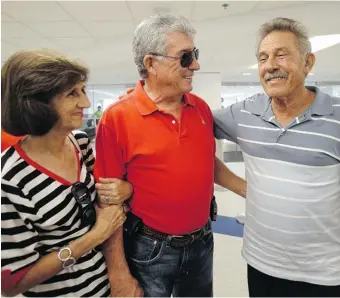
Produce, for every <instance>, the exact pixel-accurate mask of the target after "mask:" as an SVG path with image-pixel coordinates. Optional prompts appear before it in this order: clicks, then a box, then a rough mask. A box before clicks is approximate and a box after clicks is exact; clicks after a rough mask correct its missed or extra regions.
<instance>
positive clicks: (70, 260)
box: [58, 246, 76, 269]
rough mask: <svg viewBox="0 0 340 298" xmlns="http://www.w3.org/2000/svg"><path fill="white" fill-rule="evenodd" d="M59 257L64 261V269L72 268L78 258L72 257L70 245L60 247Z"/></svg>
mask: <svg viewBox="0 0 340 298" xmlns="http://www.w3.org/2000/svg"><path fill="white" fill-rule="evenodd" d="M65 255H66V256H65ZM58 259H59V261H61V262H62V263H63V268H64V269H67V268H70V267H72V266H73V265H74V264H75V263H76V259H75V258H74V257H72V250H71V248H70V247H69V246H64V247H62V248H60V249H59V252H58Z"/></svg>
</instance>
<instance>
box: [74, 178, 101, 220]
mask: <svg viewBox="0 0 340 298" xmlns="http://www.w3.org/2000/svg"><path fill="white" fill-rule="evenodd" d="M71 193H72V194H73V196H74V198H75V199H76V201H77V202H78V203H79V205H80V208H81V221H82V223H83V224H84V225H90V224H94V223H95V222H96V209H94V207H93V203H92V200H91V193H90V191H89V189H88V188H87V186H86V184H84V183H82V182H76V183H74V184H73V185H72V188H71Z"/></svg>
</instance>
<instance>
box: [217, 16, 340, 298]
mask: <svg viewBox="0 0 340 298" xmlns="http://www.w3.org/2000/svg"><path fill="white" fill-rule="evenodd" d="M256 56H257V59H258V68H259V76H260V80H261V83H262V86H263V88H264V90H265V92H266V94H256V95H254V96H252V97H251V98H248V99H246V100H245V101H243V102H238V103H235V104H233V105H232V106H230V107H228V108H226V109H221V110H219V111H216V112H215V114H214V117H215V125H216V129H215V135H216V137H217V138H218V139H228V140H231V141H233V142H235V143H237V144H239V145H240V147H241V149H242V151H243V156H244V161H245V166H246V177H247V183H248V188H247V200H246V202H247V203H246V222H245V231H244V244H243V250H242V254H243V256H244V258H245V260H246V262H247V263H248V286H249V294H250V296H252V297H255V296H262V297H266V296H267V297H268V296H271V297H273V296H282V297H292V296H294V297H297V296H314V297H315V296H324V297H330V296H333V297H334V296H335V297H336V296H340V98H336V97H332V96H329V95H327V94H325V93H322V92H321V91H320V90H319V89H318V88H316V87H305V78H306V76H307V75H308V73H309V72H310V70H311V69H312V67H313V65H314V62H315V56H314V54H312V53H311V45H310V42H309V40H308V36H307V34H306V30H305V28H304V27H303V26H302V25H301V24H300V23H298V22H296V21H294V20H290V19H284V18H277V19H275V20H273V21H270V22H268V23H265V24H264V25H262V27H261V28H260V34H259V42H258V47H257V52H256Z"/></svg>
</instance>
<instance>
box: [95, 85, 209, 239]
mask: <svg viewBox="0 0 340 298" xmlns="http://www.w3.org/2000/svg"><path fill="white" fill-rule="evenodd" d="M142 84H143V81H140V82H139V83H137V86H136V88H135V90H134V91H133V92H132V93H130V94H128V95H126V96H125V97H124V98H123V99H121V100H120V101H118V102H117V103H115V104H112V105H111V106H110V107H108V108H107V109H106V111H105V112H104V114H103V117H102V119H101V121H100V122H99V126H98V130H97V135H96V162H95V168H94V172H95V177H96V178H97V179H98V177H115V178H120V179H122V178H123V177H125V178H126V180H127V181H129V182H130V183H132V185H133V187H134V192H133V198H132V201H131V204H130V207H131V209H132V212H133V213H134V214H135V215H137V216H139V217H140V218H141V219H142V220H143V222H144V224H146V225H147V226H149V227H151V228H154V229H156V230H158V231H161V232H163V233H167V234H173V235H179V234H186V233H189V232H191V231H193V230H196V229H198V228H200V227H202V226H203V225H204V224H205V223H206V222H207V220H208V218H209V209H210V201H211V197H212V194H213V185H214V158H215V139H214V135H213V116H212V113H211V110H210V108H209V106H208V105H207V104H206V103H205V102H204V101H203V100H202V99H201V98H199V97H197V96H195V95H193V94H190V93H188V94H185V95H184V105H183V108H182V114H181V118H180V121H177V120H176V118H175V117H173V116H172V115H170V114H167V113H165V112H164V111H161V110H159V109H158V108H157V106H156V105H155V104H154V103H153V101H152V100H151V99H150V98H149V97H148V96H147V95H146V93H145V92H144V89H143V86H142Z"/></svg>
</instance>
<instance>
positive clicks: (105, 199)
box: [103, 196, 110, 204]
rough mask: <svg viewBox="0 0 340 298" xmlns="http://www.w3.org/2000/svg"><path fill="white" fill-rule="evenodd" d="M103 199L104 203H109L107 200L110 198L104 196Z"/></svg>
mask: <svg viewBox="0 0 340 298" xmlns="http://www.w3.org/2000/svg"><path fill="white" fill-rule="evenodd" d="M103 199H104V202H105V203H106V204H107V203H109V201H110V198H109V197H107V196H105V197H104V198H103Z"/></svg>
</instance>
